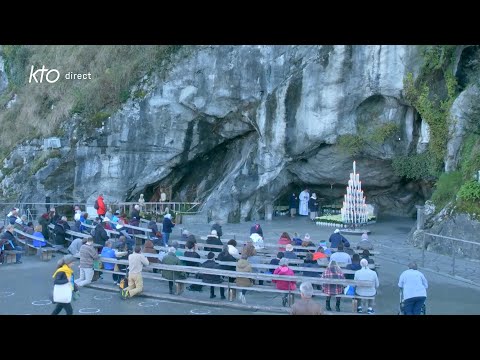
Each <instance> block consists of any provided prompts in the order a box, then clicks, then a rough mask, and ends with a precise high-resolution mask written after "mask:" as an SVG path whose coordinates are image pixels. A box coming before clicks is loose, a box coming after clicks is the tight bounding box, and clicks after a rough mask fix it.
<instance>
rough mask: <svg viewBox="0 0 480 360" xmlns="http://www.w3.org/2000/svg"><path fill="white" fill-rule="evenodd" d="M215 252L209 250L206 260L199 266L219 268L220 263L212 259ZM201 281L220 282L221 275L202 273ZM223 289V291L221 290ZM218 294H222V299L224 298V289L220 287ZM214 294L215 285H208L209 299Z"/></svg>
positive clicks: (213, 296) (214, 296)
mask: <svg viewBox="0 0 480 360" xmlns="http://www.w3.org/2000/svg"><path fill="white" fill-rule="evenodd" d="M214 258H215V253H213V252H211V251H210V252H209V253H208V255H207V259H208V260H207V261H205V262H204V263H203V264H202V266H201V267H204V268H208V269H220V265H219V264H218V263H217V262H216V261H215V260H214ZM202 282H204V283H210V284H221V283H222V277H221V276H220V275H215V274H202ZM222 290H223V291H222ZM220 294H221V295H222V299H225V289H224V288H220ZM216 297H217V295H215V286H210V299H213V298H216Z"/></svg>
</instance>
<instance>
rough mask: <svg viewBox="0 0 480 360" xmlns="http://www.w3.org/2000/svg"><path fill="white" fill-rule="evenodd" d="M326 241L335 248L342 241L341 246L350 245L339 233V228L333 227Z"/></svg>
mask: <svg viewBox="0 0 480 360" xmlns="http://www.w3.org/2000/svg"><path fill="white" fill-rule="evenodd" d="M328 241H329V242H330V247H331V248H333V249H336V248H337V247H338V244H340V243H341V242H342V243H343V247H350V243H349V242H348V240H347V239H346V238H345V237H344V236H343V235H342V234H340V230H339V229H335V231H334V232H333V234H332V235H330V238H329V239H328Z"/></svg>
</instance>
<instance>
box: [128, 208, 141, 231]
mask: <svg viewBox="0 0 480 360" xmlns="http://www.w3.org/2000/svg"><path fill="white" fill-rule="evenodd" d="M130 225H132V226H139V225H140V205H138V204H135V206H134V207H133V210H132V212H131V213H130Z"/></svg>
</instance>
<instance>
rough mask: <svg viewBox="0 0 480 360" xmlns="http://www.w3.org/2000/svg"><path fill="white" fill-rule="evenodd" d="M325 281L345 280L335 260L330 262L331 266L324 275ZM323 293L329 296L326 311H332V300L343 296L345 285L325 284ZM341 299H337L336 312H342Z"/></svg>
mask: <svg viewBox="0 0 480 360" xmlns="http://www.w3.org/2000/svg"><path fill="white" fill-rule="evenodd" d="M322 278H323V279H345V276H344V275H343V272H342V269H340V267H339V266H338V265H337V263H336V262H335V260H332V261H330V264H329V265H328V267H327V268H326V269H325V272H324V273H323V275H322ZM322 289H323V292H324V293H325V294H327V295H328V297H327V300H326V309H327V311H332V308H331V307H330V299H331V298H332V296H335V295H342V294H343V285H339V284H323V286H322ZM340 300H341V298H340V297H337V302H336V307H335V310H337V311H338V312H340Z"/></svg>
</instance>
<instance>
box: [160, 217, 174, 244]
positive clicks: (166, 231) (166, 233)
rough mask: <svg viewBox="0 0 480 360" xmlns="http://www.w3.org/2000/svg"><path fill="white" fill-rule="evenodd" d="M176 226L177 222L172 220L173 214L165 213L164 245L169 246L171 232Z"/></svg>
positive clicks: (163, 224) (163, 225)
mask: <svg viewBox="0 0 480 360" xmlns="http://www.w3.org/2000/svg"><path fill="white" fill-rule="evenodd" d="M174 227H175V223H174V222H172V214H165V215H164V216H163V223H162V241H163V246H168V240H169V239H170V234H171V233H172V229H173V228H174Z"/></svg>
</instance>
